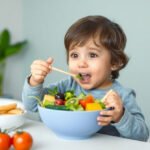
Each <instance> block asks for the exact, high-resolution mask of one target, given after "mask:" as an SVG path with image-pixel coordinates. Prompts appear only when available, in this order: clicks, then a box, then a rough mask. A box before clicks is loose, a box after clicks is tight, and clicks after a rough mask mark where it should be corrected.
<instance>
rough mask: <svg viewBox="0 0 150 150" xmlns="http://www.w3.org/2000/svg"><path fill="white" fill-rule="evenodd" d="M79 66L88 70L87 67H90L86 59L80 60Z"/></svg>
mask: <svg viewBox="0 0 150 150" xmlns="http://www.w3.org/2000/svg"><path fill="white" fill-rule="evenodd" d="M78 66H79V68H86V67H88V63H87V60H86V59H80V60H79V61H78Z"/></svg>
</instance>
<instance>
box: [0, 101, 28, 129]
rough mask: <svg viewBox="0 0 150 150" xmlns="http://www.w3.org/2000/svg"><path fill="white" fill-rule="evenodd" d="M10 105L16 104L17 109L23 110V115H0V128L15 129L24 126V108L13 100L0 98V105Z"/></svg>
mask: <svg viewBox="0 0 150 150" xmlns="http://www.w3.org/2000/svg"><path fill="white" fill-rule="evenodd" d="M11 103H17V107H20V108H21V109H23V110H24V113H23V114H13V115H11V114H10V115H0V128H1V129H2V130H3V129H9V128H14V127H15V128H17V127H20V126H22V125H23V124H24V122H25V113H26V111H25V108H24V106H23V104H22V103H21V102H20V101H18V100H14V99H7V98H0V105H5V104H11Z"/></svg>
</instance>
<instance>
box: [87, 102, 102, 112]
mask: <svg viewBox="0 0 150 150" xmlns="http://www.w3.org/2000/svg"><path fill="white" fill-rule="evenodd" d="M102 109H103V108H102V107H101V105H100V104H99V103H96V102H94V103H87V104H86V108H85V110H86V111H92V110H102Z"/></svg>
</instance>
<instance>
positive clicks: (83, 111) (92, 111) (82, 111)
mask: <svg viewBox="0 0 150 150" xmlns="http://www.w3.org/2000/svg"><path fill="white" fill-rule="evenodd" d="M39 107H40V108H42V109H46V110H50V111H57V112H59V111H60V112H66V113H67V112H68V113H69V112H71V113H79V112H80V113H94V112H100V111H102V110H88V111H85V110H77V111H71V110H59V109H50V108H46V107H42V106H40V105H39V104H38V108H39ZM103 110H105V109H103Z"/></svg>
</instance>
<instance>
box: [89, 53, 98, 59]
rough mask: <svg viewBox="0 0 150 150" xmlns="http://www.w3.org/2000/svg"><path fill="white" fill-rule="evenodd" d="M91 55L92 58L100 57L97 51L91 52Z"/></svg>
mask: <svg viewBox="0 0 150 150" xmlns="http://www.w3.org/2000/svg"><path fill="white" fill-rule="evenodd" d="M89 55H90V57H91V58H95V57H98V55H97V54H95V53H90V54H89Z"/></svg>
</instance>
